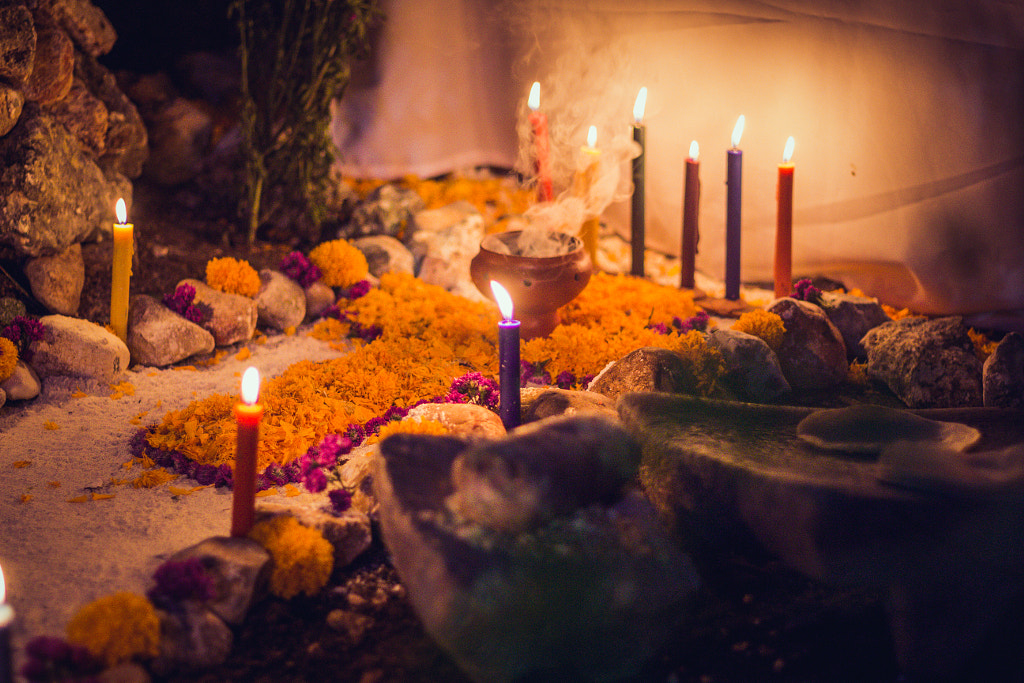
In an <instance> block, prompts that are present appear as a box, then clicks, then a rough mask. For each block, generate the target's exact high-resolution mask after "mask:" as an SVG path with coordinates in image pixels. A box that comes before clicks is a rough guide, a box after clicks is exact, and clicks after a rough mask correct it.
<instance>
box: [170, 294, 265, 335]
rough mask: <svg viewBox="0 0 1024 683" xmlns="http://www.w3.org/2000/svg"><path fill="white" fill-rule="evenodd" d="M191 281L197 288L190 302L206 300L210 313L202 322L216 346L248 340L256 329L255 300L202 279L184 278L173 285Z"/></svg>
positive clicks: (203, 302)
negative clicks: (218, 287) (219, 287)
mask: <svg viewBox="0 0 1024 683" xmlns="http://www.w3.org/2000/svg"><path fill="white" fill-rule="evenodd" d="M182 285H191V286H192V287H194V288H195V290H196V298H195V301H194V302H193V303H196V304H206V305H208V306H209V307H210V310H211V311H212V315H211V316H210V319H209V320H207V321H205V322H204V323H203V327H205V328H206V329H207V330H209V331H210V334H212V335H213V341H214V342H215V343H216V344H217V346H227V345H228V344H234V343H235V342H240V341H248V340H249V339H252V335H253V333H255V332H256V321H257V320H258V319H259V312H258V310H257V307H256V301H255V300H253V299H250V298H249V297H247V296H242V295H241V294H231V293H229V292H221V291H218V290H216V289H214V288H213V287H211V286H209V285H208V284H206V283H205V282H202V281H201V280H194V279H192V278H186V279H184V280H182V281H181V282H179V283H178V284H177V285H175V289H177V288H178V287H181V286H182Z"/></svg>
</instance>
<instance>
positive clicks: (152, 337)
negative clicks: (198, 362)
mask: <svg viewBox="0 0 1024 683" xmlns="http://www.w3.org/2000/svg"><path fill="white" fill-rule="evenodd" d="M127 341H128V350H129V351H131V354H132V358H134V359H135V362H137V363H141V364H143V365H153V366H156V367H164V366H166V365H171V364H172V363H177V362H178V361H180V360H184V359H186V358H188V357H189V356H194V355H196V354H199V353H209V352H210V351H213V345H214V344H213V335H212V334H210V333H209V332H208V331H207V330H204V329H203V328H202V327H200V326H199V325H196V324H195V323H194V322H192V321H190V320H186V319H185V318H184V317H182V316H180V315H178V314H177V313H175V312H174V311H172V310H171V309H169V308H167V307H166V306H164V305H163V304H162V303H160V302H159V301H157V300H156V299H154V298H153V297H151V296H147V295H145V294H141V295H139V296H136V297H132V300H131V305H130V307H129V309H128V340H127Z"/></svg>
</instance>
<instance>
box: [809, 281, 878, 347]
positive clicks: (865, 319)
mask: <svg viewBox="0 0 1024 683" xmlns="http://www.w3.org/2000/svg"><path fill="white" fill-rule="evenodd" d="M821 297H822V310H824V311H825V315H827V316H828V319H829V320H831V321H832V324H833V325H835V326H836V329H837V330H839V333H840V334H841V335H843V343H844V344H846V355H847V357H848V358H849V359H850V360H853V359H854V358H863V357H864V356H865V355H866V351H865V350H864V347H863V346H861V343H860V340H861V339H863V338H864V335H865V334H867V333H868V331H869V330H871V329H873V328H875V327H878V326H879V325H881V324H882V323H886V322H889V316H888V315H887V314H886V312H885V309H883V308H882V305H881V304H879V303H878V300H877V299H869V298H867V297H864V296H854V295H852V294H832V293H829V292H826V293H824V294H822V295H821Z"/></svg>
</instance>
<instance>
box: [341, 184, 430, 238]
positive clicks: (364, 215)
mask: <svg viewBox="0 0 1024 683" xmlns="http://www.w3.org/2000/svg"><path fill="white" fill-rule="evenodd" d="M423 206H424V205H423V199H422V197H420V196H419V194H417V193H416V191H415V190H410V189H407V188H401V187H397V186H396V185H392V184H391V183H387V184H384V185H381V186H380V187H378V188H377V189H376V190H374V191H373V192H371V193H370V194H369V196H367V198H366V199H365V200H364V201H362V202H360V203H359V205H358V206H357V207H356V208H355V210H354V211H353V212H352V219H351V220H350V221H349V222H348V223H347V224H346V225H345V226H344V227H343V228H342V229H341V230H339V231H338V237H343V238H345V239H348V240H351V239H354V238H356V237H364V236H366V235H389V236H391V237H398V238H401V237H402V236H403V235H404V234H406V233H407V231H408V228H409V223H410V222H411V221H412V216H413V214H414V213H416V212H417V211H419V210H420V209H422V208H423Z"/></svg>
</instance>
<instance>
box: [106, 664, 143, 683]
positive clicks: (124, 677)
mask: <svg viewBox="0 0 1024 683" xmlns="http://www.w3.org/2000/svg"><path fill="white" fill-rule="evenodd" d="M96 679H97V680H98V681H99V683H150V680H152V679H150V677H149V672H148V671H146V670H145V669H144V668H142V665H140V664H136V663H135V662H121V663H120V664H115V665H114V666H112V667H110V668H109V669H105V670H104V671H102V672H100V674H99V675H98V676H97V677H96Z"/></svg>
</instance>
